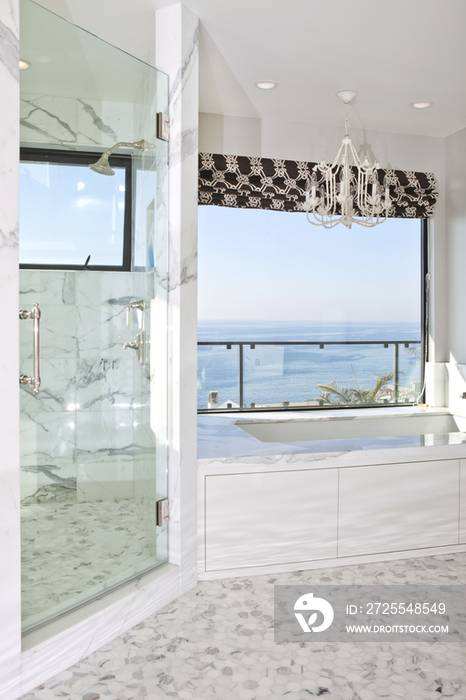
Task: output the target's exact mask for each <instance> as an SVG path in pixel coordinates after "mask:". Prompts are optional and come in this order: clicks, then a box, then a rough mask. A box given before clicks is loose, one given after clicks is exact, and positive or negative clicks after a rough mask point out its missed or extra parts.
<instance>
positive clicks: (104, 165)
mask: <svg viewBox="0 0 466 700" xmlns="http://www.w3.org/2000/svg"><path fill="white" fill-rule="evenodd" d="M123 147H125V148H137V149H138V150H139V151H147V149H148V148H153V145H152V144H151V143H149V142H148V141H145V140H144V139H141V140H140V141H135V142H134V143H127V142H126V141H121V142H120V143H116V144H115V145H114V146H112V147H111V148H109V149H108V151H105V153H102V155H101V156H100V158H99V160H98V161H97V162H96V163H91V164H90V165H89V167H90V169H91V170H93V171H94V172H95V173H99V175H115V171H114V170H112V169H111V167H110V163H109V162H108V159H109V158H110V156H111V154H112V153H113V151H116V149H117V148H123Z"/></svg>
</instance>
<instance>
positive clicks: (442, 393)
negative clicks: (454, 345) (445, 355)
mask: <svg viewBox="0 0 466 700" xmlns="http://www.w3.org/2000/svg"><path fill="white" fill-rule="evenodd" d="M425 374H426V403H427V404H428V405H429V406H434V407H437V406H445V405H447V404H446V400H447V392H446V381H447V370H446V363H445V362H426V365H425ZM448 405H449V404H448ZM450 407H451V406H450Z"/></svg>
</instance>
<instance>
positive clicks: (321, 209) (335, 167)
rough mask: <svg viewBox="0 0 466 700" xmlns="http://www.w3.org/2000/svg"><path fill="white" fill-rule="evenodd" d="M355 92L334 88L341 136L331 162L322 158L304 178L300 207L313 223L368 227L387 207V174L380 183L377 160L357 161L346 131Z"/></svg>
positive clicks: (377, 221)
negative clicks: (342, 129) (339, 107)
mask: <svg viewBox="0 0 466 700" xmlns="http://www.w3.org/2000/svg"><path fill="white" fill-rule="evenodd" d="M357 94H358V93H357V92H355V91H354V90H341V91H340V92H337V97H339V98H340V100H342V101H343V102H344V103H345V136H344V138H343V141H342V144H341V146H340V150H339V151H338V153H337V155H336V157H335V160H334V161H333V163H332V165H328V164H327V163H326V162H325V161H324V160H323V161H322V162H321V163H318V164H317V165H315V166H314V168H313V172H312V176H311V178H310V179H309V180H308V181H307V191H306V201H305V205H304V208H305V211H306V216H307V220H308V221H309V223H310V224H314V226H324V227H325V228H333V227H334V226H336V225H337V224H343V225H344V226H346V227H347V228H351V226H352V224H358V225H359V226H366V227H372V226H376V225H377V224H381V223H383V222H384V221H385V220H386V218H387V216H388V212H389V210H390V207H391V200H390V191H389V187H388V180H387V176H386V175H385V177H384V182H383V187H382V185H381V184H380V182H379V176H378V169H379V164H378V163H377V161H375V162H374V163H373V164H372V165H371V163H370V162H369V160H368V159H367V156H366V158H365V159H364V162H363V163H361V161H360V160H359V157H358V154H357V153H356V149H355V148H354V146H353V142H352V141H351V139H350V137H349V135H348V105H349V104H350V102H351V101H352V100H353V99H354V98H355V97H356V95H357ZM311 217H312V218H311Z"/></svg>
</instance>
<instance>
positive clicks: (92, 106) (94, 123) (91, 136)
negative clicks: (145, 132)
mask: <svg viewBox="0 0 466 700" xmlns="http://www.w3.org/2000/svg"><path fill="white" fill-rule="evenodd" d="M73 101H74V102H75V103H76V118H77V142H78V143H80V144H86V143H89V144H92V145H96V146H103V147H105V148H110V147H111V146H114V145H115V144H116V143H118V142H120V141H126V142H129V143H133V142H134V141H137V140H139V139H140V138H142V137H140V136H137V137H136V138H135V134H134V117H133V105H132V104H131V103H130V102H106V101H104V100H102V101H96V100H86V99H77V100H73Z"/></svg>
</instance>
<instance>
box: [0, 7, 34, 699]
mask: <svg viewBox="0 0 466 700" xmlns="http://www.w3.org/2000/svg"><path fill="white" fill-rule="evenodd" d="M18 22H19V17H18V3H17V2H16V0H10V2H6V3H3V4H2V5H1V6H0V94H1V96H2V109H1V113H0V150H1V160H0V192H1V196H2V204H1V206H0V297H1V300H2V336H3V338H4V342H2V344H1V347H0V402H1V406H2V415H1V420H0V444H1V446H2V459H1V464H0V513H1V514H2V515H1V521H0V552H1V556H2V565H1V567H0V590H1V591H2V595H1V600H0V622H1V629H2V633H1V635H0V698H2V700H3V699H5V700H11V698H13V697H15V694H16V693H17V690H18V689H19V684H18V678H19V664H20V653H21V619H20V618H21V598H20V590H21V583H20V538H19V535H20V533H19V422H18V416H19V398H18V395H19V392H18V377H19V351H18V326H19V317H18V208H19V201H18V178H19V173H18V145H19V110H18V102H19V68H18V60H19V40H18V36H19V27H18ZM22 323H26V321H22ZM30 323H32V321H31V322H30ZM31 333H32V331H31Z"/></svg>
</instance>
